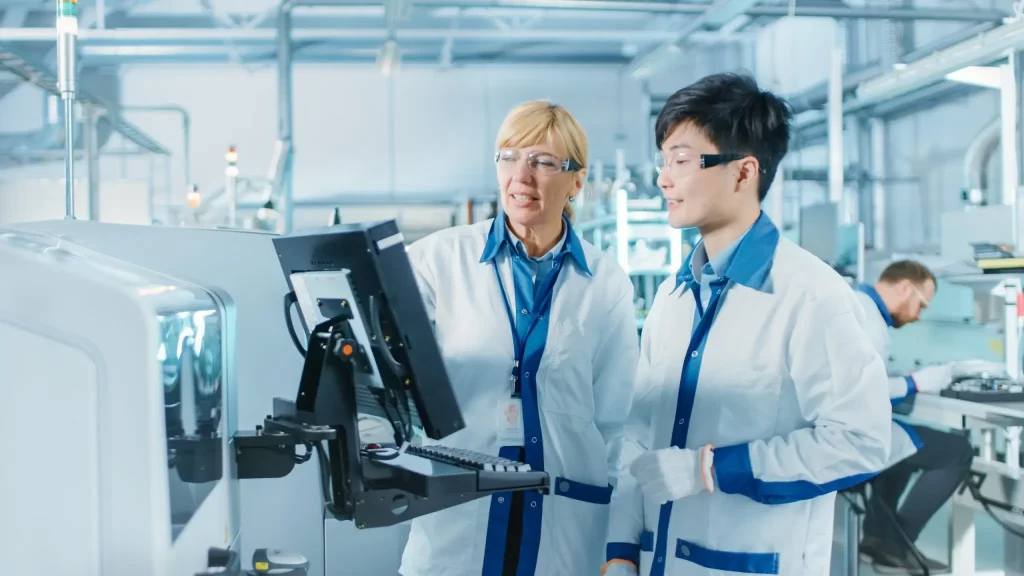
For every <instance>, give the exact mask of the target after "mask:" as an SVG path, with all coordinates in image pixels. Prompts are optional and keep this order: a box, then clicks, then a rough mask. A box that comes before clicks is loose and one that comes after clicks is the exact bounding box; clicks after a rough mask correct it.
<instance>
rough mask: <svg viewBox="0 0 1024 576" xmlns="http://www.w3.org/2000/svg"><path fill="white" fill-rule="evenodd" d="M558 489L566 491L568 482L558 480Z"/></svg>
mask: <svg viewBox="0 0 1024 576" xmlns="http://www.w3.org/2000/svg"><path fill="white" fill-rule="evenodd" d="M558 489H559V490H561V491H562V492H563V493H565V492H568V491H569V483H568V482H565V481H564V480H563V481H562V482H560V483H559V484H558Z"/></svg>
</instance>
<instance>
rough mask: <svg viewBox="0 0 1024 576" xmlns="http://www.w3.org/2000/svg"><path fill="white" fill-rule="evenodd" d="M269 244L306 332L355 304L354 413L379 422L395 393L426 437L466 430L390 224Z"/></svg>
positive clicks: (398, 239) (395, 230)
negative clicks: (363, 365) (362, 357)
mask: <svg viewBox="0 0 1024 576" xmlns="http://www.w3.org/2000/svg"><path fill="white" fill-rule="evenodd" d="M274 247H275V249H276V250H277V255H278V259H279V261H280V263H281V268H282V271H283V272H284V275H285V278H287V280H288V285H289V287H290V288H291V289H292V290H293V291H294V292H295V295H296V300H297V302H298V306H299V309H300V317H301V318H302V323H303V325H304V327H305V328H306V333H307V335H308V334H309V332H310V331H312V329H313V328H315V326H316V324H317V323H319V322H322V321H324V320H326V319H328V318H330V317H332V316H333V315H334V314H335V313H336V312H337V310H336V307H337V306H340V305H341V304H340V303H341V302H342V301H345V302H354V303H355V305H356V306H355V308H353V309H352V314H353V318H352V320H351V321H350V325H351V326H352V329H353V333H354V335H355V337H356V339H357V341H359V343H360V344H361V345H362V347H363V349H364V350H365V351H366V357H367V359H368V364H369V370H365V371H362V372H360V371H358V370H357V371H356V372H357V379H356V394H357V404H358V406H357V409H358V410H359V412H360V413H362V414H368V415H372V416H377V417H385V412H384V410H383V402H384V401H386V399H387V398H389V394H390V393H392V392H400V394H399V395H398V397H404V398H406V399H408V400H407V401H408V404H409V405H408V407H407V408H408V412H409V414H410V415H411V416H412V419H413V425H414V426H417V427H420V428H422V430H423V431H424V433H425V434H426V435H427V436H428V437H430V438H433V439H440V438H444V437H445V436H448V435H450V434H452V433H454V432H457V431H459V430H461V429H462V428H464V427H465V423H464V421H463V419H462V413H461V411H460V410H459V407H458V403H457V402H456V400H455V394H454V392H453V391H452V386H451V382H450V380H449V378H448V373H447V371H446V370H445V366H444V361H443V359H442V357H441V352H440V348H439V346H438V344H437V340H436V338H435V336H434V332H433V328H432V326H431V324H430V321H429V319H428V317H427V312H426V309H425V308H424V306H423V300H422V297H421V296H420V291H419V286H418V285H417V283H416V277H415V275H414V274H413V270H412V266H411V265H410V263H409V257H408V255H407V254H406V252H405V245H404V241H403V238H402V234H401V232H399V230H398V225H397V224H396V223H395V222H394V221H393V220H389V221H385V222H376V223H356V224H343V225H337V226H331V227H329V228H321V229H316V230H308V231H302V232H297V233H295V234H291V235H288V236H283V237H280V238H275V239H274ZM311 324H312V325H311ZM389 387H393V388H395V390H389Z"/></svg>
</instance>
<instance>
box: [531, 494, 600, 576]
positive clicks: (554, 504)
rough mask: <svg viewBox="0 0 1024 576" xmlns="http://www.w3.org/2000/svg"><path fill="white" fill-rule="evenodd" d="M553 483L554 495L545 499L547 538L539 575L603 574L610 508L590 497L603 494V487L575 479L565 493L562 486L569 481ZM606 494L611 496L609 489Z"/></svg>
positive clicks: (539, 565) (541, 553)
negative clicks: (578, 481)
mask: <svg viewBox="0 0 1024 576" xmlns="http://www.w3.org/2000/svg"><path fill="white" fill-rule="evenodd" d="M553 482H554V484H553V486H552V488H553V492H552V495H551V496H548V497H546V498H545V499H544V521H543V525H544V537H543V538H541V550H540V556H539V558H540V562H538V564H537V576H565V575H568V574H572V575H576V574H580V575H585V574H600V573H601V565H602V564H603V563H604V556H605V549H604V540H605V531H606V529H607V526H608V509H609V507H608V504H607V502H605V503H599V502H595V501H588V500H595V498H593V497H594V496H600V495H601V494H603V490H604V489H603V488H601V487H598V486H588V485H585V484H581V483H577V482H572V484H573V485H572V486H571V487H568V490H567V491H566V493H565V494H559V492H560V491H561V487H560V486H559V485H560V484H565V483H566V482H568V481H566V480H565V479H562V478H556V479H555V480H554V481H553ZM562 487H565V486H562ZM574 492H575V493H574ZM607 493H608V495H610V490H608V491H607ZM577 498H585V499H577ZM596 499H597V500H601V499H603V498H596Z"/></svg>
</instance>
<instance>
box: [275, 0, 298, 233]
mask: <svg viewBox="0 0 1024 576" xmlns="http://www.w3.org/2000/svg"><path fill="white" fill-rule="evenodd" d="M298 3H299V2H297V1H296V0H285V1H284V2H281V9H280V11H279V12H278V15H277V140H278V142H280V143H281V150H282V156H281V157H280V158H279V162H278V163H277V166H279V167H280V171H279V172H278V173H277V183H278V184H279V186H280V188H278V189H277V190H274V192H276V193H277V195H278V197H279V198H280V199H281V215H282V216H284V231H285V233H288V232H291V231H292V225H293V223H294V213H295V209H294V199H295V194H294V192H293V190H292V187H293V185H294V178H292V166H293V165H294V162H295V143H294V142H293V141H292V121H293V114H292V8H294V7H295V5H296V4H298Z"/></svg>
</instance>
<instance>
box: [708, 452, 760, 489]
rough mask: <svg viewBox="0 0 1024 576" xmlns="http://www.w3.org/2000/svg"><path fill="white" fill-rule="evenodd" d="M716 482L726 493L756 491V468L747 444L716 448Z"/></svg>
mask: <svg viewBox="0 0 1024 576" xmlns="http://www.w3.org/2000/svg"><path fill="white" fill-rule="evenodd" d="M714 452H715V463H714V466H715V484H716V486H717V488H718V489H719V490H721V491H722V492H725V493H726V494H744V495H747V496H752V495H753V493H754V470H753V468H752V467H751V465H750V447H749V445H747V444H736V445H735V446H724V447H722V448H715V450H714Z"/></svg>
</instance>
